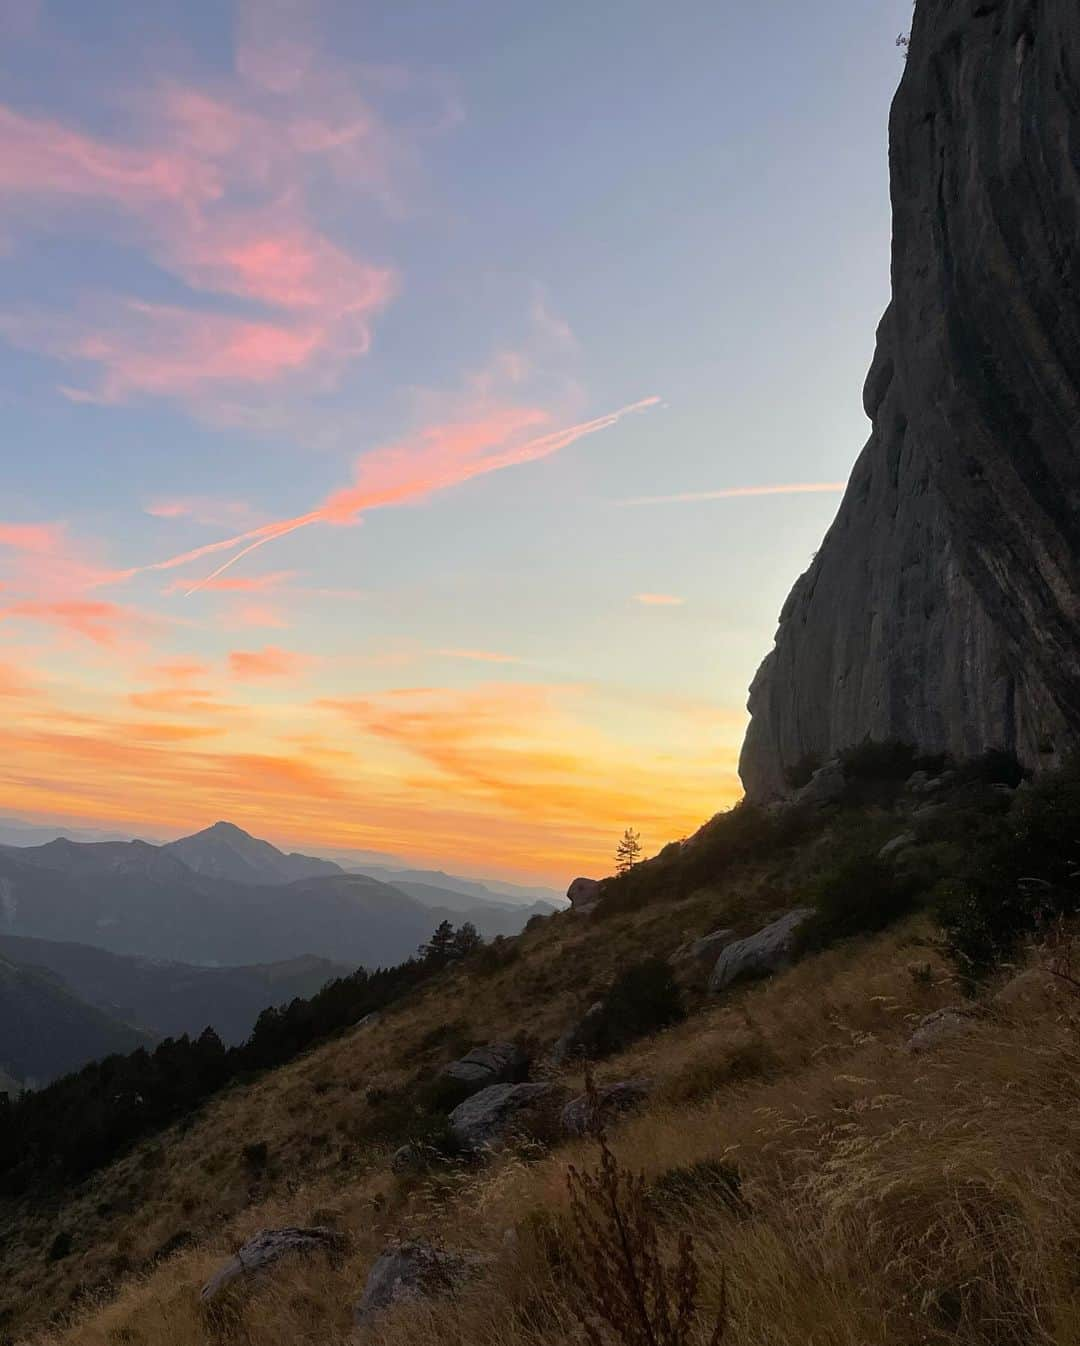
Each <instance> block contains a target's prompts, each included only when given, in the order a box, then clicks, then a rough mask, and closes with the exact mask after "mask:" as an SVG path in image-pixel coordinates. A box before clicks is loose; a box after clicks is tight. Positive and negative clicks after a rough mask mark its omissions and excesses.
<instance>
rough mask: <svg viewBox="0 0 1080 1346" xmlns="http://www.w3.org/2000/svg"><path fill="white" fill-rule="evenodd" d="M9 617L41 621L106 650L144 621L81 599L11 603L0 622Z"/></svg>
mask: <svg viewBox="0 0 1080 1346" xmlns="http://www.w3.org/2000/svg"><path fill="white" fill-rule="evenodd" d="M10 617H15V618H22V619H25V620H28V621H35V622H41V623H43V624H45V625H46V626H52V627H56V628H57V629H59V630H61V631H65V632H68V633H70V634H73V635H77V636H81V637H82V638H83V639H84V640H88V641H90V642H91V643H92V644H94V645H100V646H102V647H104V648H107V649H113V648H115V647H116V646H118V645H119V644H121V642H122V641H123V640H124V639H125V638H126V637H128V636H130V635H131V634H132V633H133V631H134V630H135V628H137V627H140V626H142V625H144V623H145V619H143V618H141V617H139V616H138V615H137V614H136V613H135V612H134V611H133V610H132V609H130V608H125V607H121V606H120V605H119V604H117V603H106V602H102V601H96V602H91V601H87V600H85V599H66V600H57V601H55V602H26V603H13V604H11V606H10V607H6V608H0V621H3V620H4V619H5V618H10Z"/></svg>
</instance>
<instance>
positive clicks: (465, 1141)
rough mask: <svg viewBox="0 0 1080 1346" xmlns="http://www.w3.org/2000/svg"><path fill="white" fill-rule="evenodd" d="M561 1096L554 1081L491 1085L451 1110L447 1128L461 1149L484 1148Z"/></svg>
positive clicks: (521, 1125) (474, 1149) (520, 1125)
mask: <svg viewBox="0 0 1080 1346" xmlns="http://www.w3.org/2000/svg"><path fill="white" fill-rule="evenodd" d="M565 1097H566V1095H565V1094H563V1093H562V1091H561V1090H560V1089H559V1088H558V1086H557V1085H554V1084H493V1085H492V1086H491V1088H490V1089H482V1090H481V1091H480V1093H478V1094H473V1096H472V1098H469V1099H466V1100H465V1102H464V1103H461V1104H459V1105H458V1106H457V1107H456V1108H455V1109H454V1110H453V1112H452V1113H451V1114H450V1131H451V1133H452V1134H453V1136H454V1139H455V1140H456V1141H457V1143H458V1144H459V1145H460V1146H461V1148H462V1149H463V1150H467V1151H472V1152H476V1151H478V1150H484V1149H488V1148H490V1147H491V1146H493V1145H497V1144H498V1143H499V1141H502V1140H505V1139H506V1138H507V1136H509V1135H511V1134H512V1133H513V1132H515V1131H517V1130H519V1129H521V1128H522V1127H523V1126H524V1125H525V1124H526V1121H527V1119H528V1118H529V1116H530V1115H532V1116H535V1115H536V1114H537V1113H538V1112H539V1111H541V1110H542V1109H544V1108H548V1107H554V1106H555V1104H556V1103H557V1102H559V1101H561V1098H565Z"/></svg>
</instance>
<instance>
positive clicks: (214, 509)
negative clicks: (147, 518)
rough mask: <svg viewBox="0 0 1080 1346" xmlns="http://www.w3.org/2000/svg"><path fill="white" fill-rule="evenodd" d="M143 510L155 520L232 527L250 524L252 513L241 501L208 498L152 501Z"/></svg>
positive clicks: (195, 497) (249, 507) (197, 497)
mask: <svg viewBox="0 0 1080 1346" xmlns="http://www.w3.org/2000/svg"><path fill="white" fill-rule="evenodd" d="M144 510H145V512H146V513H147V514H149V515H151V516H152V517H153V518H155V519H191V520H192V521H193V522H195V523H201V524H217V525H226V526H228V525H230V524H231V525H233V526H234V527H237V526H240V527H243V526H245V525H248V524H250V523H251V522H252V515H253V513H254V511H253V510H252V508H251V506H250V505H249V504H247V503H246V502H245V501H243V500H215V499H213V498H212V497H210V496H187V497H184V498H183V499H172V500H152V501H151V502H150V503H149V504H148V505H146V506H144Z"/></svg>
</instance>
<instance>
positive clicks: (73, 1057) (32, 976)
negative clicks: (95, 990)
mask: <svg viewBox="0 0 1080 1346" xmlns="http://www.w3.org/2000/svg"><path fill="white" fill-rule="evenodd" d="M153 1042H154V1035H153V1034H152V1033H148V1032H142V1031H140V1030H138V1029H136V1028H133V1027H132V1026H131V1025H130V1024H127V1023H124V1022H122V1021H121V1020H120V1019H119V1018H116V1017H113V1016H112V1015H110V1014H107V1013H106V1012H105V1011H104V1010H101V1009H99V1008H97V1007H96V1006H94V1005H91V1004H89V1003H87V1001H85V1000H82V999H80V998H79V997H78V996H77V995H75V994H74V993H73V992H72V991H71V989H70V988H69V987H68V986H66V985H65V984H64V983H63V982H62V981H61V980H60V979H59V978H58V977H56V976H53V975H51V974H49V973H48V972H45V971H43V970H42V969H41V968H38V967H30V966H26V965H24V964H22V963H18V962H15V961H14V960H13V959H11V958H9V957H8V956H7V954H6V951H3V950H0V1075H3V1076H6V1077H8V1079H10V1080H15V1081H17V1082H18V1083H19V1084H24V1085H30V1084H33V1085H40V1084H44V1083H46V1082H48V1081H49V1080H51V1079H55V1077H56V1076H58V1075H64V1074H66V1073H67V1072H68V1071H71V1070H77V1069H78V1068H79V1067H80V1066H81V1065H83V1064H84V1063H85V1062H86V1061H92V1060H95V1059H96V1058H98V1057H102V1056H109V1055H111V1054H112V1053H114V1052H120V1053H127V1052H132V1051H135V1050H136V1048H138V1047H148V1046H151V1045H152V1044H153Z"/></svg>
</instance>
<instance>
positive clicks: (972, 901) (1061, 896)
mask: <svg viewBox="0 0 1080 1346" xmlns="http://www.w3.org/2000/svg"><path fill="white" fill-rule="evenodd" d="M1078 910H1080V769H1078V767H1077V766H1076V765H1075V764H1074V765H1070V766H1069V767H1067V768H1066V769H1064V770H1062V771H1060V772H1056V773H1054V774H1053V775H1047V776H1044V777H1043V778H1042V779H1041V780H1038V781H1036V782H1035V784H1034V785H1032V786H1030V787H1029V788H1027V789H1026V790H1025V791H1024V792H1023V793H1022V794H1020V795H1018V796H1017V797H1016V799H1015V801H1014V803H1013V805H1012V807H1011V809H1010V810H1009V811H1008V813H1006V814H1005V815H1004V816H1003V817H1001V818H1000V819H999V820H998V823H997V826H996V828H995V830H994V833H993V834H991V835H988V836H986V837H985V838H984V839H983V842H982V844H981V845H979V846H973V847H971V848H970V849H969V851H968V853H967V856H966V858H965V860H964V862H963V863H962V864H961V865H960V867H959V869H958V872H957V873H956V874H954V875H953V876H951V877H950V878H949V879H948V880H947V881H946V882H945V883H944V884H943V885H942V892H941V898H940V902H939V906H938V916H939V919H940V921H941V924H942V927H943V928H944V931H945V935H946V940H947V946H948V949H949V952H950V954H951V955H952V957H953V959H954V961H955V962H956V963H957V965H958V967H959V968H960V969H961V971H962V972H964V973H965V975H967V976H968V977H970V978H972V979H973V980H977V979H978V978H980V977H982V976H985V975H986V974H987V973H989V972H992V971H993V969H994V968H995V967H997V966H998V965H999V964H1001V963H1002V962H1004V961H1007V960H1008V959H1009V958H1011V957H1012V956H1013V955H1014V954H1015V952H1016V950H1017V947H1018V946H1019V944H1020V943H1021V941H1022V940H1023V939H1024V938H1025V937H1027V936H1030V935H1032V934H1035V933H1036V932H1038V931H1039V930H1040V929H1042V928H1044V927H1045V926H1046V924H1047V923H1048V922H1049V921H1051V920H1053V919H1054V918H1055V917H1058V916H1063V915H1072V914H1073V913H1075V912H1076V911H1078Z"/></svg>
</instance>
